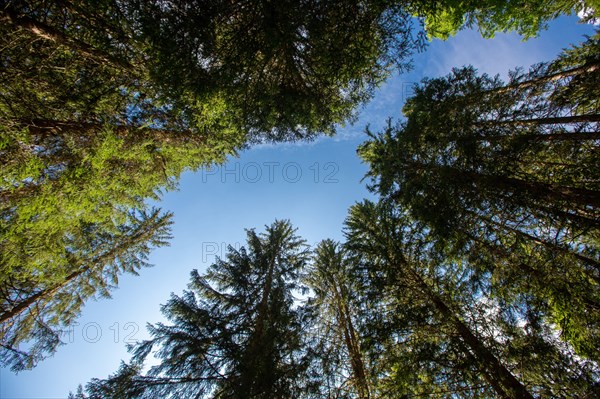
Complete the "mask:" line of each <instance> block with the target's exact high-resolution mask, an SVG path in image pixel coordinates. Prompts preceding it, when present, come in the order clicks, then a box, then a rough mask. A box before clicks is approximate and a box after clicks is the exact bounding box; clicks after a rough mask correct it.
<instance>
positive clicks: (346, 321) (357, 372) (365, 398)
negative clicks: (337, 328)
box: [333, 277, 371, 399]
mask: <svg viewBox="0 0 600 399" xmlns="http://www.w3.org/2000/svg"><path fill="white" fill-rule="evenodd" d="M335 280H336V279H335V277H334V281H335ZM333 290H334V293H335V297H336V302H337V304H336V307H337V313H338V314H339V316H340V324H341V325H342V329H343V334H344V341H345V343H346V348H347V350H348V354H349V356H350V367H351V368H352V374H353V377H354V386H355V387H356V393H357V395H358V397H359V399H369V398H370V397H371V394H370V389H369V383H368V381H367V374H366V368H365V364H364V361H363V359H362V354H361V352H360V344H359V343H358V338H357V335H356V330H355V329H354V325H353V323H352V315H351V314H350V311H349V309H348V304H347V303H346V301H345V300H344V295H343V292H342V288H341V287H340V286H339V284H337V281H336V282H334V284H333Z"/></svg>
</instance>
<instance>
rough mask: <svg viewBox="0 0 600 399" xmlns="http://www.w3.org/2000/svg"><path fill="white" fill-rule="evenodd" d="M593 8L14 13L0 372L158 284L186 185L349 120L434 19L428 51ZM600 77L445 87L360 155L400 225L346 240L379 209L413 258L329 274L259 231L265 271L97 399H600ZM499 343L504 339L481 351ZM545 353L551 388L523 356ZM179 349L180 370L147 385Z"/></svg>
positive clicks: (175, 367) (246, 264)
mask: <svg viewBox="0 0 600 399" xmlns="http://www.w3.org/2000/svg"><path fill="white" fill-rule="evenodd" d="M597 6H598V5H597V4H596V2H595V1H586V2H581V1H579V0H572V1H535V2H510V3H508V2H504V1H484V2H453V1H447V2H446V1H445V2H424V1H408V2H398V1H391V0H384V1H374V0H373V1H371V0H369V1H270V0H262V1H257V2H256V1H255V2H250V3H248V2H244V1H229V0H227V1H225V0H222V1H204V0H194V1H175V0H173V1H164V0H153V1H138V0H133V1H115V0H101V1H77V2H75V1H70V0H59V1H46V0H28V1H25V0H9V1H6V2H3V4H2V5H1V6H0V21H2V23H1V24H0V48H1V49H2V52H1V54H0V70H1V74H0V165H1V172H0V363H1V364H2V365H3V366H9V367H11V368H12V369H13V370H15V371H19V370H23V369H27V368H31V367H33V366H35V364H36V363H37V362H38V361H40V360H41V359H43V358H44V357H46V356H48V355H50V354H52V353H53V352H54V351H55V350H56V348H57V346H58V345H60V343H61V334H62V333H61V331H62V330H63V329H65V328H67V327H68V326H69V324H70V323H72V322H73V320H74V319H75V318H76V317H77V315H78V314H79V312H80V310H81V308H82V306H83V305H84V303H85V301H86V300H87V299H89V298H93V297H99V296H109V291H110V289H111V287H113V286H115V285H116V284H117V282H118V277H119V275H120V274H121V273H124V272H131V273H137V272H138V270H139V269H140V268H142V267H144V266H146V265H147V263H146V259H147V256H148V253H149V251H150V250H151V249H152V248H154V247H157V246H162V245H166V244H167V243H168V238H169V226H170V224H171V215H170V214H169V213H168V212H167V213H165V212H162V211H161V210H160V209H155V208H150V207H149V206H148V205H147V200H148V199H158V198H160V194H161V192H162V191H164V190H170V189H173V188H175V187H176V183H177V179H178V177H179V176H180V174H181V173H182V172H184V171H185V170H196V169H198V168H201V167H204V166H207V165H211V164H214V163H220V162H224V161H225V159H226V158H227V157H228V156H230V155H235V154H236V151H238V150H239V149H241V148H244V147H245V146H247V145H250V144H252V143H256V142H260V141H273V142H277V141H289V140H301V139H310V138H312V137H314V136H315V135H317V134H321V133H325V134H333V133H334V132H335V128H336V126H337V125H338V124H341V123H345V122H348V121H351V120H352V118H353V117H354V115H355V111H356V109H357V106H358V105H360V104H362V103H364V102H365V101H366V100H368V99H369V97H370V96H371V94H372V92H373V90H374V89H375V88H376V87H377V85H379V84H380V83H381V82H383V80H384V79H385V78H386V77H387V76H388V74H389V73H390V72H391V71H392V69H393V68H399V69H400V70H402V69H404V68H407V67H409V64H410V54H411V52H413V51H415V50H419V49H421V48H422V47H423V46H424V42H423V40H424V33H423V32H422V31H420V30H415V29H414V28H415V27H414V26H413V25H414V22H413V18H412V17H413V16H416V17H419V18H421V20H422V21H424V26H425V29H426V31H427V34H429V36H431V37H442V38H443V37H447V36H448V35H449V34H452V33H454V32H456V31H457V30H458V29H462V28H464V27H470V26H477V27H479V29H480V31H481V32H482V33H483V34H484V35H486V36H491V35H493V33H494V32H496V31H503V30H517V31H518V32H520V33H521V34H523V35H524V36H531V35H533V34H534V33H535V32H537V31H538V30H539V29H540V28H541V27H543V25H544V23H545V22H547V21H549V20H551V19H553V18H555V17H556V16H558V15H559V14H562V13H570V12H572V11H574V10H577V9H579V8H582V7H583V8H590V7H591V8H590V9H597V8H598V7H597ZM589 15H590V16H593V12H592V13H590V14H589ZM598 54H600V51H598V37H597V36H596V37H594V38H592V39H590V41H588V43H586V44H585V45H584V46H582V47H580V48H577V49H573V50H572V51H570V52H567V53H565V54H564V55H563V56H562V57H561V58H560V59H559V60H557V61H556V62H553V63H550V64H542V65H539V66H538V67H536V68H535V69H534V70H532V71H531V72H528V73H522V72H520V71H518V72H515V73H514V74H513V75H511V81H510V82H509V83H508V84H507V85H504V84H503V83H502V82H500V81H499V80H498V79H495V78H490V77H487V76H477V74H476V73H475V71H473V70H472V69H469V68H467V69H463V70H457V71H455V72H454V74H453V75H452V76H450V77H448V78H446V79H437V80H432V81H427V82H425V83H424V84H423V85H422V86H421V87H420V88H419V89H418V90H417V94H416V96H415V98H413V99H412V100H411V101H410V102H409V103H408V104H407V107H406V108H405V114H406V115H407V117H408V121H407V122H405V123H402V124H399V125H397V126H392V125H391V124H390V126H389V128H388V129H387V131H386V132H384V133H383V134H381V135H379V136H373V139H372V141H370V142H369V143H367V144H365V145H364V146H363V147H362V148H361V150H360V152H361V155H362V156H363V158H364V159H365V160H366V161H367V162H368V163H369V164H370V165H371V174H372V176H373V177H374V179H375V180H374V184H373V189H374V190H376V191H377V192H379V194H380V195H381V197H382V204H379V205H373V204H363V205H361V206H362V207H363V208H364V209H363V208H361V206H357V207H356V209H354V210H353V211H352V212H351V216H350V217H349V222H348V223H349V226H351V222H352V220H353V218H352V215H354V214H355V213H356V212H359V213H360V212H363V211H364V212H366V211H367V210H368V209H371V208H373V209H376V210H377V211H376V212H380V210H381V212H383V213H381V215H380V216H377V217H375V215H373V218H372V220H371V221H370V222H372V223H379V222H378V220H379V219H381V223H384V222H385V221H389V220H388V219H389V218H391V219H390V220H392V221H393V220H395V222H393V223H395V224H396V227H395V230H394V231H395V232H392V231H390V234H392V235H393V234H400V235H401V236H402V237H400V238H401V239H400V241H398V242H397V243H394V241H393V240H391V239H390V240H391V241H389V245H390V246H391V247H390V248H389V249H387V250H386V251H388V252H389V251H391V252H389V257H390V258H389V259H388V258H385V259H384V258H380V256H383V254H384V253H388V252H385V251H384V252H382V253H380V254H379V255H377V253H375V252H372V253H371V252H369V251H370V250H373V248H375V247H372V248H371V247H369V248H371V249H369V248H367V247H364V248H362V247H360V248H359V247H357V246H354V247H353V245H354V244H352V243H353V242H354V243H355V244H356V245H358V244H360V243H361V242H362V244H365V245H367V243H370V242H375V241H377V240H379V238H377V240H376V239H375V238H376V236H373V237H372V238H373V240H375V241H373V240H371V241H370V238H369V239H367V238H368V237H367V238H364V240H362V239H360V240H359V239H357V240H354V239H352V234H350V233H349V235H348V237H349V238H348V243H347V244H344V245H341V246H339V245H337V244H335V243H332V242H324V243H323V244H322V245H321V246H319V248H318V250H317V254H318V255H317V258H316V260H311V259H312V257H311V255H309V253H308V252H307V251H306V248H304V246H303V244H302V242H301V240H300V239H299V238H298V237H296V236H295V233H293V229H292V228H291V227H290V226H289V225H288V224H286V223H283V222H277V223H275V224H274V225H273V226H271V227H270V228H269V229H268V231H267V233H265V235H257V234H255V233H249V244H248V246H249V248H248V250H247V252H244V251H242V252H239V253H237V252H236V253H233V252H232V253H231V254H230V255H231V256H230V258H228V260H226V261H221V262H219V263H218V264H217V265H215V266H214V267H213V268H212V269H211V271H210V272H209V273H208V275H206V276H203V277H200V276H199V275H197V274H195V275H194V276H193V281H192V286H191V290H192V291H190V293H188V294H186V295H184V297H182V298H176V297H174V298H173V300H172V301H171V302H169V304H167V306H166V307H165V312H166V313H167V315H168V316H172V317H171V320H172V321H173V322H174V323H175V325H174V326H172V327H171V326H160V325H159V326H156V327H155V328H154V329H153V330H152V332H153V335H154V337H155V339H154V340H153V341H152V342H150V343H145V344H143V345H142V346H140V347H138V349H136V352H135V356H134V361H133V363H131V364H125V365H123V367H122V369H121V370H120V371H119V372H118V373H117V374H116V376H114V378H111V379H109V380H107V382H104V381H103V382H97V383H92V384H91V385H90V392H92V394H93V395H100V396H101V395H109V393H110V395H113V396H114V395H118V394H120V393H119V392H125V393H122V395H125V396H124V397H128V396H136V395H138V396H139V395H142V396H143V395H147V396H148V397H150V396H152V395H163V394H164V395H175V396H177V395H179V394H185V395H188V394H189V395H191V394H192V393H194V395H209V394H211V395H217V396H219V397H223V396H227V397H230V396H234V397H247V396H248V394H247V393H248V392H255V393H256V396H263V397H274V396H275V397H277V396H279V397H290V396H292V397H295V396H302V395H304V394H309V393H310V394H311V395H317V396H318V395H332V396H335V395H337V396H336V397H345V396H352V395H355V396H358V397H361V398H367V397H372V396H373V395H387V394H390V395H391V393H392V392H396V391H395V390H397V391H398V392H409V391H410V392H415V393H417V394H421V393H427V392H432V393H434V394H436V395H438V394H440V395H441V393H442V392H446V391H452V392H458V391H461V390H465V391H467V390H471V391H470V392H472V393H473V395H475V394H478V395H479V394H481V395H484V394H486V393H488V392H496V393H497V394H499V395H501V396H505V397H526V395H527V392H534V393H538V392H539V393H544V392H546V391H544V390H548V392H553V394H554V393H556V392H559V391H558V389H559V388H558V386H559V385H560V384H563V385H565V386H569V387H570V388H568V389H573V390H576V389H578V391H577V392H587V391H586V390H589V389H590V388H589V387H590V385H589V384H588V382H589V380H590V378H592V374H593V373H595V372H596V370H595V369H593V367H592V368H590V367H591V366H589V364H588V363H587V362H588V360H587V359H589V360H590V361H597V360H598V355H597V350H596V349H597V348H598V347H599V346H600V332H599V330H598V328H599V326H598V323H599V322H600V316H599V311H598V309H599V306H600V305H599V304H600V297H599V292H598V283H599V281H600V280H599V270H600V261H599V260H598V251H599V249H598V248H599V247H598V220H599V218H600V215H599V213H600V210H599V204H600V200H599V198H598V181H597V179H596V177H597V176H598V171H597V165H598V164H599V163H598V151H597V149H598V146H597V143H598V139H599V137H598V127H597V123H598V121H599V117H598V98H600V93H599V92H598V88H599V87H600V85H599V84H598V83H599V82H598V81H599V77H598ZM449 120H450V121H451V123H448V121H449ZM448 126H450V127H451V128H450V129H448ZM384 203H385V204H388V205H385V206H391V207H392V208H390V209H389V210H387V211H385V210H384V209H387V208H385V206H384V205H383V204H384ZM357 209H363V210H362V211H359V210H357ZM373 212H375V211H373ZM386 212H388V213H390V212H391V213H390V215H391V216H384V215H385V214H386ZM394 218H396V219H394ZM365 223H367V220H365ZM386 223H387V222H386ZM390 223H392V222H390ZM382 226H383V225H382ZM401 226H404V227H401ZM378 228H380V229H383V227H378ZM349 229H351V228H350V227H349ZM349 231H350V230H349ZM358 231H361V230H360V229H359V230H355V231H354V233H356V234H357V235H359V233H358ZM365 231H366V230H365ZM381 231H383V230H381ZM354 233H353V234H354ZM372 233H373V234H375V233H377V231H373V232H372ZM390 237H391V236H390ZM403 237H404V238H403ZM408 237H410V239H409V238H408ZM415 237H416V238H415ZM380 238H381V239H382V240H383V239H384V238H385V237H380ZM388 238H389V237H388ZM403 239H406V241H402V240H403ZM353 240H354V241H353ZM361 240H362V241H361ZM414 240H416V241H414ZM384 241H385V240H384ZM413 241H414V242H413ZM373 245H375V244H373ZM379 250H383V249H381V248H380V249H378V251H379ZM397 251H400V252H397ZM411 251H412V252H411ZM414 251H417V252H416V253H413V252H414ZM386 256H388V255H386ZM450 260H452V261H450ZM306 265H309V267H308V269H306V267H305V266H306ZM388 267H389V268H390V270H395V274H394V273H392V272H391V271H388V270H387V268H388ZM236 268H238V269H239V270H238V269H236ZM227 270H229V271H227ZM236 270H237V271H236ZM307 270H308V271H307ZM400 271H401V272H400ZM228 273H229V274H228ZM390 273H391V274H390ZM304 274H306V276H305V275H304ZM244 276H246V277H247V278H246V277H244ZM269 276H270V277H269ZM385 276H387V277H385ZM407 276H408V277H407ZM228 279H229V280H228ZM232 279H233V280H232ZM465 279H466V280H465ZM467 280H468V281H469V282H470V283H469V284H470V285H469V284H467V283H466V281H467ZM302 284H304V285H306V286H307V287H309V288H310V291H311V292H312V293H313V294H314V295H313V296H312V297H311V300H310V301H309V303H308V305H307V306H300V305H298V304H297V303H296V301H295V300H294V298H293V292H295V290H296V289H297V288H298V286H299V285H302ZM465 284H466V285H467V286H468V287H469V288H468V289H467V288H464V287H462V286H463V285H465ZM407 287H409V288H407ZM457 287H461V288H460V289H458V288H457ZM437 290H442V291H439V292H438V291H437ZM399 291H402V292H406V296H402V295H398V292H399ZM454 293H456V295H458V296H455V295H454ZM459 294H460V295H459ZM250 297H252V298H254V299H253V300H255V302H252V300H250V299H248V298H250ZM365 298H369V300H368V301H365ZM482 298H486V299H485V300H484V299H482ZM227 301H230V302H227ZM432 304H433V305H432ZM402 307H406V310H402V311H399V310H398V309H402ZM468 307H469V309H468V312H471V313H472V315H471V316H468V317H467V316H466V315H467V314H469V315H470V314H471V313H468V312H467V308H468ZM379 309H388V311H389V312H391V313H390V314H392V313H393V314H396V313H397V314H396V315H395V318H393V317H388V316H389V315H388V314H387V313H386V314H383V313H380V312H379ZM389 309H396V310H389ZM507 309H508V310H507ZM214 312H217V313H214ZM465 312H466V313H465ZM359 315H360V316H359ZM528 318H532V320H533V321H531V322H529V321H527V323H532V324H531V325H533V326H534V327H527V328H529V329H527V328H524V327H523V325H524V323H525V322H524V320H529V319H528ZM488 319H489V320H490V321H489V323H492V324H489V328H488V327H486V328H487V331H488V332H487V333H483V332H481V331H476V330H477V328H479V327H478V326H480V324H479V323H480V321H481V323H483V321H482V320H485V321H486V322H487V320H488ZM493 323H496V324H493ZM536 323H537V324H536ZM484 325H486V326H487V324H484ZM526 325H527V326H529V324H526ZM428 329H430V330H431V331H434V332H435V334H433V333H432V334H429V333H427V331H430V330H428ZM530 330H531V331H530ZM554 331H560V340H559V339H558V338H557V337H556V336H554V335H553V332H554ZM171 333H173V334H175V333H177V334H176V335H177V337H176V339H175V338H173V339H172V336H171V335H169V334H171ZM378 334H379V335H378ZM494 335H496V337H494ZM219 336H220V337H221V338H222V339H218V340H216V341H215V337H219ZM497 336H500V337H502V338H501V340H498V339H497V338H498V337H497ZM369 337H370V338H369ZM180 338H181V339H183V341H178V339H180ZM184 338H185V339H184ZM502 340H506V341H507V342H508V341H510V340H512V341H510V342H513V341H514V342H519V345H521V346H518V345H517V346H515V347H511V346H510V345H508V346H506V345H504V343H505V342H503V341H502ZM401 342H410V343H414V344H415V346H414V347H413V346H410V345H404V346H403V345H398V344H399V343H401ZM561 342H562V344H561ZM188 344H189V345H192V346H193V348H192V347H190V348H188V349H189V354H190V355H189V356H186V355H185V353H188V352H185V350H187V349H186V346H185V345H188ZM534 344H535V345H538V346H539V348H546V349H544V350H542V349H539V350H536V351H532V353H534V354H535V356H538V359H539V358H540V357H542V356H545V357H544V359H546V358H548V359H547V361H545V362H546V364H547V365H549V366H548V367H550V370H552V371H547V370H546V369H544V371H543V370H542V369H540V367H539V364H537V363H536V362H535V360H533V358H529V357H528V356H529V354H527V353H525V354H523V353H521V352H524V351H525V349H524V348H526V347H527V346H532V345H534ZM559 344H560V345H566V346H565V347H564V348H563V347H561V346H560V345H559ZM159 345H163V348H164V351H162V352H160V353H161V356H162V357H163V358H164V359H165V361H167V359H169V360H168V363H164V364H162V365H161V366H158V367H156V368H153V369H152V370H151V371H150V372H149V373H148V374H147V375H143V374H141V370H142V368H141V367H142V363H143V359H144V357H145V356H147V354H148V352H149V351H150V349H151V347H152V346H155V347H156V346H159ZM165 345H166V346H165ZM515 345H516V344H515ZM399 347H402V348H400V349H399ZM403 348H404V349H403ZM406 348H409V349H406ZM511 348H512V349H511ZM519 348H520V349H519ZM536 348H537V347H536ZM548 348H550V349H548ZM565 348H566V349H565ZM511 351H512V352H511ZM570 351H573V352H570ZM198 354H200V357H198ZM574 354H577V356H579V357H576V356H575V355H574ZM263 355H264V356H266V355H268V356H267V357H265V358H261V356H263ZM427 356H429V358H428V357H427ZM519 356H520V357H519ZM532 356H533V355H532ZM256 359H261V360H260V362H259V363H256ZM411 359H412V360H411ZM431 359H434V360H431ZM515 359H518V362H521V363H520V364H521V365H522V366H519V367H520V368H518V369H517V367H516V366H515V364H516V362H517V360H515ZM582 359H583V360H582ZM408 361H414V362H415V365H418V367H419V368H418V370H419V372H418V373H416V374H414V373H409V371H411V370H412V371H414V370H413V369H411V370H409V369H407V368H406V364H408V363H405V362H408ZM565 365H567V366H565ZM415 367H417V366H415ZM561 367H562V368H561ZM560 370H562V371H564V370H568V371H569V372H568V373H566V374H564V375H562V374H561V373H560ZM577 370H579V371H578V372H579V374H576V371H577ZM546 372H547V373H549V374H544V373H546ZM590 373H592V374H590ZM474 387H475V388H474ZM102 390H107V391H106V392H108V393H106V392H105V391H102ZM103 392H104V393H103ZM382 392H383V393H382ZM386 392H387V393H386ZM82 395H83V393H82ZM557 395H558V393H557Z"/></svg>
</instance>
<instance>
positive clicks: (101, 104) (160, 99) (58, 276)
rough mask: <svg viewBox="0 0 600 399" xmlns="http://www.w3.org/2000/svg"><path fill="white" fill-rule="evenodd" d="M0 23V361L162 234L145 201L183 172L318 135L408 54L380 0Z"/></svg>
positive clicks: (32, 357) (137, 4)
mask: <svg viewBox="0 0 600 399" xmlns="http://www.w3.org/2000/svg"><path fill="white" fill-rule="evenodd" d="M0 20H1V21H2V24H1V26H0V48H2V54H1V58H0V66H1V68H2V69H1V71H2V73H1V75H0V164H1V166H2V167H1V171H2V172H1V174H0V176H1V177H0V276H1V277H0V292H1V293H2V298H1V300H0V301H1V302H0V313H1V315H2V316H1V321H0V362H1V363H2V364H3V365H5V366H10V367H12V369H13V370H15V371H18V370H22V369H25V368H31V367H33V366H34V365H35V364H36V363H37V362H38V361H39V360H41V359H43V358H44V357H45V356H47V355H49V354H52V353H53V352H54V351H55V349H56V347H57V345H58V344H59V343H60V335H61V330H62V329H63V328H64V327H65V326H68V324H69V323H70V322H71V321H72V320H73V318H74V317H75V316H76V315H77V314H78V313H79V310H80V308H81V305H82V304H83V302H84V300H85V299H86V298H89V297H93V296H98V295H107V291H106V288H107V287H109V286H111V285H113V284H116V274H118V273H121V272H123V271H126V270H128V271H135V270H137V269H138V268H139V267H140V266H143V265H144V263H143V262H141V261H142V259H143V258H144V257H145V254H146V250H147V249H148V250H149V249H150V247H152V246H156V245H164V244H165V243H166V240H164V239H162V237H164V236H165V235H166V234H168V226H169V224H170V222H169V218H170V215H169V214H168V213H160V211H159V210H154V209H149V208H148V206H147V202H148V200H149V199H153V200H156V199H159V197H160V194H161V193H162V192H163V191H165V190H170V189H173V188H175V187H176V182H177V179H178V177H179V176H180V174H181V173H182V172H183V171H185V170H196V169H198V168H201V167H204V166H207V165H211V164H214V163H221V162H224V161H225V160H226V158H227V157H228V156H230V155H235V154H236V151H238V150H239V149H241V148H244V147H245V146H246V145H248V144H251V143H254V142H257V141H265V140H269V141H286V140H299V139H309V138H311V137H314V136H315V135H316V134H318V133H329V134H332V133H333V132H334V130H335V126H336V124H339V123H344V122H345V121H347V120H349V119H350V118H351V117H352V116H353V113H354V110H355V108H356V106H357V105H358V104H360V103H361V102H363V101H365V100H366V99H367V98H368V97H369V96H370V94H371V92H372V90H373V89H374V88H375V87H376V85H377V84H379V83H380V82H381V81H382V80H383V79H384V78H385V77H386V76H387V75H388V74H389V73H390V71H391V69H392V67H394V66H406V64H407V62H408V55H409V54H410V52H411V51H412V50H413V49H414V48H418V47H420V46H421V44H420V43H419V42H418V40H417V39H418V38H417V37H414V38H413V36H412V34H411V26H412V24H413V22H412V21H411V20H410V18H409V14H408V13H406V12H405V11H404V10H403V9H402V8H399V7H392V5H391V4H389V3H388V2H378V1H377V2H360V3H359V2H317V3H315V4H313V3H311V2H272V1H261V2H253V3H252V4H250V3H247V2H242V1H240V2H231V1H201V0H199V1H193V2H189V1H188V2H178V1H173V2H165V1H162V0H161V1H128V2H121V1H113V0H103V1H85V2H79V1H77V2H74V1H69V0H61V1H52V2H50V1H45V0H43V1H19V0H11V1H7V2H3V3H2V5H1V6H0ZM139 229H141V230H142V231H147V232H148V234H146V233H144V234H137V233H135V232H136V231H138V230H139ZM130 236H131V239H129V238H127V237H130ZM142 249H143V250H142ZM113 250H114V251H113ZM107 251H108V252H107ZM111 251H113V252H114V253H115V254H116V253H117V252H118V253H120V254H122V255H119V256H125V257H126V258H131V261H129V260H128V261H124V260H123V259H125V258H123V259H121V258H119V257H115V256H116V255H115V256H113V255H110V254H109V253H112V252H111ZM105 252H106V253H105ZM135 259H137V260H135ZM117 271H118V273H117ZM115 273H116V274H115ZM92 276H95V277H92ZM69 297H71V299H70V300H68V298H69ZM68 301H71V302H72V303H71V304H69V305H68V306H67V304H66V303H67V302H68ZM58 303H61V304H62V305H60V306H59V305H58ZM66 308H68V310H65V309H66Z"/></svg>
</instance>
